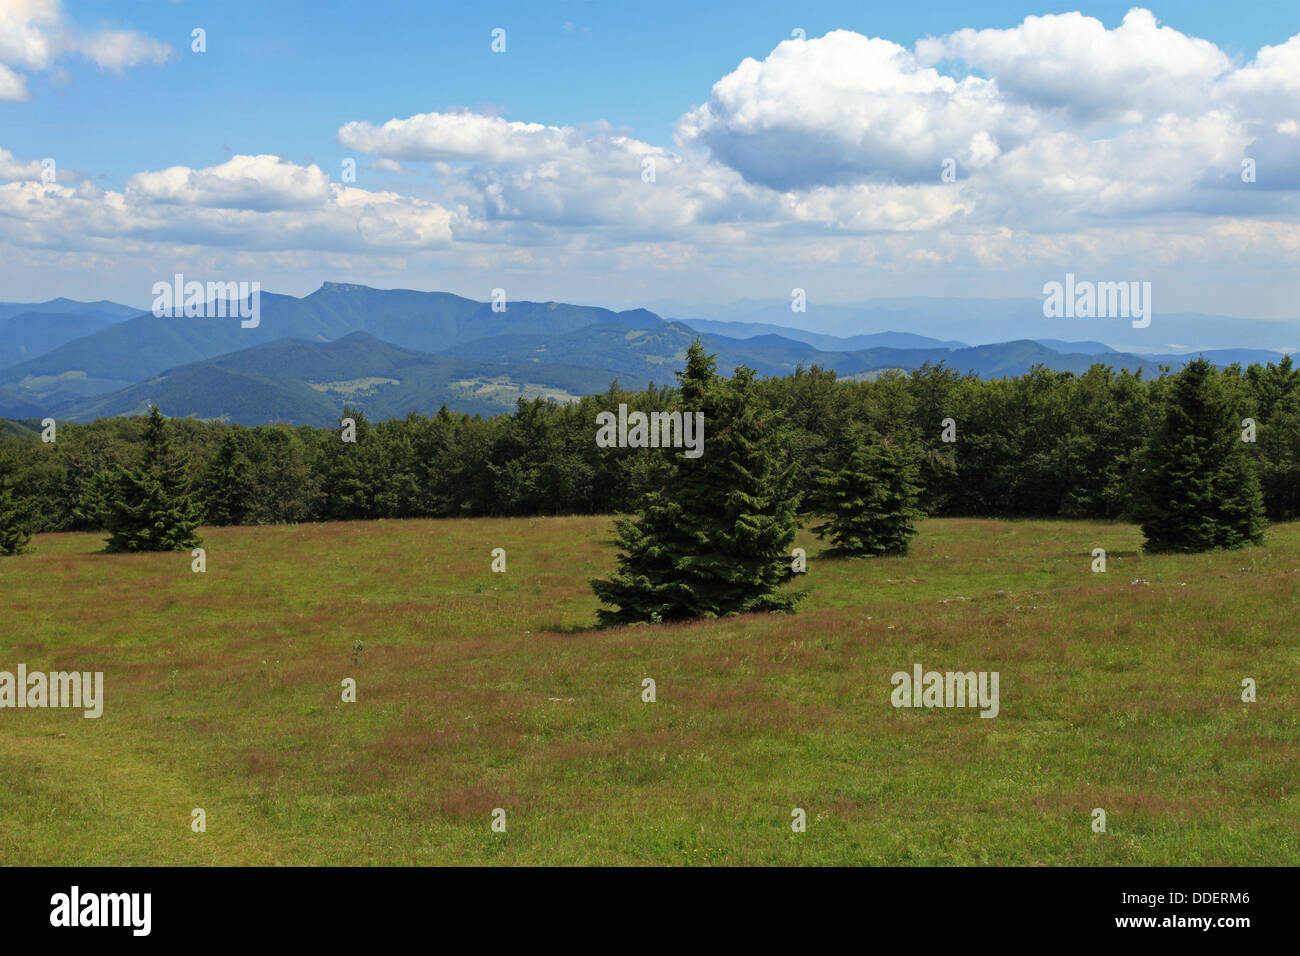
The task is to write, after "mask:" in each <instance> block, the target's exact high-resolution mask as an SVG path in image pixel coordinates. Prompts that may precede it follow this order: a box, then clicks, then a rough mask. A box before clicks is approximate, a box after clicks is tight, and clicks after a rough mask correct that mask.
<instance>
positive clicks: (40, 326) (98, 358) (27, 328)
mask: <svg viewBox="0 0 1300 956" xmlns="http://www.w3.org/2000/svg"><path fill="white" fill-rule="evenodd" d="M908 301H911V300H908ZM926 301H927V302H929V301H931V300H926ZM933 301H934V302H939V301H945V302H950V303H951V302H955V303H960V304H958V305H952V304H950V305H947V306H945V308H947V309H948V313H947V327H948V328H954V327H960V328H962V329H963V331H965V330H966V329H968V328H973V327H974V326H973V325H971V323H969V322H967V320H966V318H964V317H963V318H962V319H961V320H960V321H958V320H956V319H955V318H954V315H964V314H965V313H962V312H961V309H962V308H965V307H967V306H969V303H970V301H971V300H933ZM978 301H982V302H986V301H987V300H978ZM914 307H915V303H913V305H912V306H909V308H913V309H914ZM925 307H926V308H929V306H928V305H927V306H925ZM837 308H838V307H837ZM969 308H970V312H971V314H972V316H973V321H976V322H978V321H983V320H981V319H980V318H979V312H980V310H981V309H983V308H985V306H984V305H975V306H969ZM260 311H261V321H260V324H259V325H258V326H257V327H256V328H243V327H242V326H241V324H240V321H239V319H238V318H158V317H155V316H154V315H152V314H151V313H148V312H144V313H142V312H140V311H139V310H136V309H132V308H131V307H129V306H123V305H119V304H117V303H113V302H104V301H101V302H90V303H86V302H73V301H71V300H68V299H55V300H51V301H50V302H43V303H35V304H32V303H0V418H9V419H30V418H37V417H46V416H49V417H54V418H58V419H63V420H74V421H85V420H91V419H94V418H98V417H106V416H115V415H129V414H138V413H141V412H143V411H145V410H146V409H147V407H148V406H149V404H151V403H155V404H157V405H158V406H159V407H160V408H161V409H162V410H163V411H164V412H165V413H166V414H168V415H172V416H186V415H193V416H195V417H199V418H216V419H224V420H227V421H232V422H240V423H243V424H262V423H267V422H274V421H283V422H290V423H295V424H313V425H325V424H329V423H332V422H335V421H337V419H338V415H339V411H340V410H341V409H342V407H343V405H344V404H345V403H346V404H351V405H353V406H355V407H359V408H361V409H363V410H364V411H365V412H366V413H367V414H368V415H370V416H371V417H372V418H374V419H383V418H389V417H393V416H402V415H405V414H407V413H408V412H411V411H418V412H424V413H431V412H433V411H436V410H437V408H438V407H439V406H440V405H442V404H443V403H444V402H445V403H446V404H447V405H448V406H449V407H451V408H453V409H456V410H460V411H466V412H469V413H471V414H483V415H490V414H495V413H498V412H502V411H506V410H508V409H510V408H512V407H513V405H514V403H515V401H516V400H517V399H518V398H520V397H528V398H532V397H535V396H549V397H552V398H555V399H556V400H559V401H567V400H572V399H574V398H576V397H578V396H580V395H584V394H592V393H595V392H601V391H604V390H606V389H607V388H608V387H609V384H610V382H611V381H612V380H614V379H617V380H618V381H619V382H620V383H621V384H622V385H624V386H625V387H629V388H639V387H644V386H645V385H647V384H649V383H650V382H656V383H660V384H664V383H671V382H673V381H674V374H673V373H674V372H675V371H676V370H677V369H679V368H680V367H681V365H682V362H683V359H684V356H685V353H686V349H687V347H688V346H689V345H690V343H691V342H692V341H693V340H694V339H695V338H696V337H697V336H698V337H700V338H701V339H702V340H703V342H704V345H705V347H706V348H707V349H708V350H709V351H710V352H713V353H715V354H716V355H717V357H718V365H719V367H720V368H721V369H723V370H724V371H727V372H729V371H730V370H731V369H732V368H734V367H735V366H737V365H747V366H749V367H751V368H754V369H756V370H757V371H758V372H759V373H760V374H762V375H783V374H787V373H789V372H791V371H793V370H794V369H795V368H796V367H798V366H800V365H802V366H804V367H808V366H811V365H814V364H817V365H820V366H822V367H825V368H833V369H835V371H836V372H837V373H838V374H839V375H840V376H841V377H845V378H862V377H868V378H869V377H874V376H875V375H878V374H880V372H881V371H883V370H885V369H892V368H896V369H903V370H909V369H913V368H917V367H919V366H920V365H922V364H924V363H926V362H929V363H931V364H937V363H939V362H943V363H945V364H947V365H948V366H949V367H952V368H955V369H957V370H958V371H961V372H973V373H975V374H977V375H980V376H982V377H997V376H1008V375H1019V374H1023V373H1024V372H1026V371H1028V370H1029V369H1030V368H1032V367H1033V366H1034V365H1038V364H1041V365H1045V366H1048V367H1050V368H1055V369H1061V370H1068V371H1073V372H1083V371H1085V370H1087V369H1088V368H1089V367H1090V366H1091V365H1093V364H1094V363H1096V362H1103V363H1105V364H1107V365H1110V366H1111V367H1113V368H1116V369H1118V368H1129V369H1133V370H1137V369H1141V370H1143V371H1144V372H1146V373H1148V374H1158V373H1159V368H1160V366H1161V365H1171V366H1175V367H1177V366H1180V365H1181V364H1182V363H1184V362H1185V361H1187V360H1188V358H1189V355H1187V354H1182V355H1180V354H1156V355H1135V354H1130V353H1126V352H1123V351H1117V350H1116V349H1115V348H1113V347H1112V346H1110V345H1106V344H1103V343H1102V342H1099V341H1084V342H1069V341H1064V340H1060V339H1054V338H1044V339H1037V340H1034V339H1030V338H1025V337H1022V338H1017V339H1013V340H1010V341H1003V342H997V343H993V344H985V345H975V346H971V345H968V344H966V343H965V342H963V341H958V340H954V339H947V338H932V337H928V336H925V335H921V334H919V333H918V332H916V331H908V332H897V331H879V332H870V333H862V332H861V331H858V332H856V333H855V334H852V335H849V336H837V335H833V334H830V333H827V332H821V331H807V330H805V329H795V328H791V327H789V326H784V325H780V324H776V323H775V322H769V321H753V320H751V319H745V320H744V321H723V320H719V319H683V320H669V319H664V318H661V317H660V316H659V315H657V314H655V313H653V312H650V311H647V310H645V309H630V310H626V311H613V310H610V309H603V308H598V307H593V306H580V305H570V304H565V303H560V302H509V303H508V304H507V305H506V308H505V310H504V311H497V310H495V309H494V308H493V307H492V305H491V304H490V303H484V302H476V301H474V300H471V299H466V298H462V297H460V296H456V295H452V294H450V293H443V292H416V291H411V290H401V289H395V290H380V289H372V288H369V287H367V286H361V285H351V284H342V283H334V282H327V283H325V284H324V285H322V286H321V288H320V289H318V290H316V291H315V292H313V293H311V294H310V295H307V296H304V297H302V298H295V297H293V296H285V295H277V294H272V293H262V296H261V300H260ZM768 311H769V310H768V308H767V307H765V306H758V307H756V308H755V310H753V311H752V312H751V313H748V314H750V315H751V317H752V316H753V315H754V314H761V315H767V314H768ZM904 311H906V310H904ZM785 314H786V315H789V314H790V313H789V308H788V306H786V313H785ZM909 314H911V316H912V318H915V317H916V314H917V313H915V310H914V311H913V312H912V313H909ZM776 315H777V313H772V316H771V317H773V318H775V317H776ZM899 315H903V313H902V312H900V313H899ZM837 321H838V320H837ZM1043 321H1045V320H1042V318H1041V316H1040V319H1039V323H1040V324H1039V326H1038V328H1040V329H1041V328H1042V324H1041V323H1042V322H1043ZM1226 321H1230V322H1247V321H1248V320H1240V319H1231V320H1226ZM846 322H847V320H846ZM846 322H845V323H840V324H842V325H843V324H846ZM864 324H866V323H865V322H863V321H862V319H861V316H859V320H858V324H857V325H856V326H852V328H855V329H857V330H861V329H862V328H863V326H864ZM1265 324H1267V323H1265ZM1153 325H1154V323H1153ZM908 327H911V328H914V327H915V326H914V325H913V324H912V322H911V321H910V320H909V321H908ZM1148 331H1149V330H1148ZM1180 334H1181V333H1180ZM1298 340H1300V336H1298ZM1205 354H1206V355H1207V357H1209V358H1210V359H1211V360H1212V361H1215V362H1216V363H1218V364H1228V363H1231V362H1241V363H1243V364H1247V363H1250V362H1261V363H1264V362H1270V361H1274V362H1275V361H1278V360H1279V359H1280V358H1281V357H1282V354H1281V352H1278V351H1271V350H1267V349H1253V348H1240V347H1238V348H1232V349H1225V350H1210V351H1207V352H1206V353H1205Z"/></svg>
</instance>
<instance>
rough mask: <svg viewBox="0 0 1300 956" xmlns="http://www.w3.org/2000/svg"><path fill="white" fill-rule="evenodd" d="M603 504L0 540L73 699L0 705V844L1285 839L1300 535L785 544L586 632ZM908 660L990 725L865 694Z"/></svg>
mask: <svg viewBox="0 0 1300 956" xmlns="http://www.w3.org/2000/svg"><path fill="white" fill-rule="evenodd" d="M610 528H611V521H610V519H608V518H546V519H509V520H492V519H474V520H463V521H461V520H448V521H380V522H372V523H348V524H325V525H311V526H298V527H295V526H283V527H262V528H229V529H221V528H208V529H204V531H203V534H204V537H205V539H206V540H205V544H206V547H207V550H208V559H207V567H208V570H207V573H206V574H194V573H192V572H191V571H190V557H189V555H188V554H176V555H142V556H109V555H104V554H99V553H97V552H98V550H99V548H100V547H101V544H102V536H101V535H92V534H63V535H44V536H39V537H37V538H36V539H35V541H34V544H35V547H36V548H37V551H36V553H34V554H31V555H25V556H22V557H19V558H9V559H0V595H2V596H3V597H2V600H3V611H2V612H0V670H8V671H14V670H16V668H17V665H18V664H19V663H20V662H21V663H26V664H27V666H28V668H29V669H31V670H35V669H45V670H81V671H85V670H90V671H96V670H98V671H103V672H104V681H105V698H106V701H105V707H104V716H103V717H102V718H100V719H98V720H87V719H84V718H83V717H82V716H81V713H80V711H68V710H12V709H5V710H0V862H3V863H6V864H399V865H400V864H445V863H451V864H460V863H510V864H531V863H537V864H577V863H645V864H667V865H673V864H692V865H696V864H756V863H768V864H771V863H775V864H787V863H788V864H817V863H830V864H950V863H958V864H1139V865H1168V864H1173V865H1176V864H1235V863H1244V864H1264V863H1272V864H1296V863H1300V688H1298V681H1297V675H1298V674H1300V630H1298V629H1297V627H1296V623H1295V621H1296V612H1297V593H1298V591H1297V589H1298V586H1300V524H1290V525H1282V526H1275V527H1274V528H1272V529H1271V531H1270V533H1269V536H1268V539H1267V541H1266V545H1265V546H1264V547H1260V548H1256V549H1253V550H1247V551H1239V552H1232V553H1226V554H1213V555H1206V556H1195V557H1153V556H1149V555H1148V556H1140V555H1139V554H1138V548H1139V545H1140V542H1141V538H1140V535H1139V534H1138V532H1137V530H1136V529H1135V528H1133V527H1131V526H1128V525H1122V524H1106V523H1094V522H1057V521H996V520H992V521H985V520H978V521H977V520H955V519H941V520H930V521H926V522H924V523H923V524H922V526H921V533H920V535H919V536H918V537H917V539H916V540H915V542H914V546H913V554H912V555H911V556H910V557H907V558H901V559H882V560H872V561H830V560H823V559H819V558H818V552H819V549H820V545H819V544H818V543H817V542H816V540H815V539H813V538H812V537H811V536H810V535H807V534H803V535H801V536H800V540H799V541H798V542H797V543H798V544H799V545H801V546H803V547H805V548H806V549H807V550H808V553H809V559H810V560H809V573H808V575H807V577H806V578H805V579H803V580H801V581H800V583H799V585H798V586H799V587H801V588H803V589H806V590H807V591H808V597H807V599H806V600H805V601H804V603H803V605H802V609H801V611H800V613H798V614H796V615H793V616H751V617H743V618H734V619H727V620H720V621H712V622H700V623H695V624H690V625H680V626H664V627H635V628H625V629H617V630H609V631H599V630H595V629H593V628H592V627H591V624H592V622H593V621H594V617H595V609H596V602H595V599H594V597H593V596H592V594H591V592H590V590H589V588H588V586H587V580H588V578H590V577H592V576H595V575H603V574H605V573H607V572H608V571H609V569H610V568H611V567H612V563H613V549H612V544H611V541H610ZM497 547H502V548H505V549H506V552H507V562H508V570H507V572H506V573H505V574H493V573H491V572H490V571H489V565H490V552H491V550H492V549H493V548H497ZM1094 547H1104V548H1106V549H1107V551H1108V554H1109V560H1108V571H1107V573H1105V574H1093V573H1092V572H1091V571H1090V564H1091V560H1092V559H1091V555H1090V552H1091V550H1092V549H1093V548H1094ZM1135 581H1136V582H1137V583H1132V582H1135ZM358 639H359V640H361V641H362V642H363V644H364V650H363V651H362V652H361V654H360V661H359V663H358V664H354V663H353V660H352V658H353V646H354V642H355V641H356V640H358ZM917 662H919V663H921V664H922V665H923V666H924V667H925V668H926V669H927V670H939V671H948V670H960V671H971V670H974V671H981V670H986V671H998V672H999V673H1000V675H1001V688H1000V689H1001V701H1000V707H1001V712H1000V714H999V716H998V717H996V718H994V719H983V718H981V717H980V716H979V713H978V710H976V709H967V710H955V709H953V710H940V709H935V710H922V709H915V710H904V709H895V708H893V707H892V706H890V703H889V698H890V691H891V689H892V688H891V686H890V675H891V674H892V673H893V672H895V671H898V670H910V669H911V667H912V665H913V664H914V663H917ZM345 677H354V678H355V679H356V680H357V684H358V701H357V703H355V704H345V703H343V702H342V701H341V699H340V691H341V688H340V682H341V681H342V680H343V679H344V678H345ZM646 677H651V678H654V680H655V681H656V683H657V697H658V700H657V702H656V703H653V704H647V703H642V700H641V682H642V679H643V678H646ZM1246 677H1251V678H1254V679H1255V680H1256V681H1257V683H1258V694H1259V699H1258V702H1257V703H1254V704H1246V703H1243V702H1242V701H1241V682H1242V679H1243V678H1246ZM195 807H202V808H204V809H205V811H206V813H207V832H206V833H201V834H196V833H193V832H191V830H190V826H189V824H190V811H191V810H192V809H193V808H195ZM496 807H501V808H504V809H505V811H506V815H507V816H506V819H507V830H506V832H505V833H494V832H492V830H491V828H490V821H491V812H492V810H493V809H494V808H496ZM794 807H802V808H804V809H805V810H806V812H807V820H808V829H807V832H806V833H801V834H796V833H793V832H792V831H791V829H790V822H791V810H792V809H793V808H794ZM1094 807H1101V808H1103V809H1105V810H1106V813H1107V817H1108V819H1107V829H1108V832H1106V833H1104V834H1099V833H1093V832H1092V830H1091V828H1090V822H1091V817H1090V814H1091V811H1092V809H1093V808H1094Z"/></svg>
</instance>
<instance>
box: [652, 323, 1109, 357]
mask: <svg viewBox="0 0 1300 956" xmlns="http://www.w3.org/2000/svg"><path fill="white" fill-rule="evenodd" d="M669 321H674V322H681V323H682V324H683V325H686V326H689V327H690V328H692V329H696V330H698V331H700V332H709V333H712V334H713V335H725V336H727V337H728V338H733V339H748V338H753V337H755V336H759V335H780V336H782V337H783V338H787V339H794V340H795V341H796V342H805V343H807V344H808V345H812V346H815V347H816V348H819V349H821V350H822V351H825V352H850V351H853V350H854V349H872V348H892V349H922V348H950V349H960V348H965V347H966V343H965V342H958V341H957V340H955V339H932V338H929V337H928V336H924V335H914V334H912V333H911V332H873V333H871V334H869V335H852V336H849V337H847V338H844V337H841V336H838V335H823V334H822V333H820V332H808V331H805V330H804V329H796V328H791V327H790V326H788V325H769V324H767V323H763V322H727V321H714V320H712V319H670V320H669ZM1101 350H1102V351H1105V346H1102V349H1101Z"/></svg>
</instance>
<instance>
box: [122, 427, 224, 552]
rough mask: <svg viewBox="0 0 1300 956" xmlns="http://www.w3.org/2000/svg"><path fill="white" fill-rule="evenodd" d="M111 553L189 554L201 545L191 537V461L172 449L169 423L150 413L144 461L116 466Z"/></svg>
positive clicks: (194, 513) (194, 510)
mask: <svg viewBox="0 0 1300 956" xmlns="http://www.w3.org/2000/svg"><path fill="white" fill-rule="evenodd" d="M107 524H108V532H109V538H108V548H107V550H109V551H114V552H116V551H188V550H189V549H191V548H196V547H198V546H199V545H200V544H201V543H202V542H201V540H200V538H199V536H198V534H197V533H196V532H195V529H196V528H197V527H198V525H199V508H198V505H197V504H195V502H194V499H193V498H191V497H190V475H189V456H188V455H186V454H185V453H184V452H180V451H177V450H176V449H175V448H174V447H173V446H172V440H171V435H170V434H169V433H168V431H167V419H165V418H163V416H162V414H161V413H160V412H159V411H158V407H157V406H156V405H155V406H151V407H150V409H149V421H148V422H146V423H145V430H144V459H143V461H142V462H141V464H140V465H139V466H138V467H135V468H125V467H119V469H118V474H117V482H116V489H115V493H114V496H113V500H112V501H110V502H109V503H108V515H107Z"/></svg>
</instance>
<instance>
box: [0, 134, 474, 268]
mask: <svg viewBox="0 0 1300 956" xmlns="http://www.w3.org/2000/svg"><path fill="white" fill-rule="evenodd" d="M39 167H40V164H39V163H37V164H35V170H36V172H37V173H39ZM11 171H14V172H20V173H23V174H25V175H24V177H23V178H20V177H16V176H12V175H11V178H14V179H18V180H19V181H15V182H10V183H7V184H5V185H0V239H9V240H11V241H16V242H19V243H21V244H25V245H28V246H33V247H38V248H87V247H94V246H95V245H96V244H97V243H100V242H105V241H113V240H117V239H123V238H125V239H132V240H140V241H144V242H158V243H170V244H175V243H181V244H186V243H189V244H194V245H201V246H215V247H231V248H240V249H260V250H331V251H346V250H353V251H367V252H370V251H373V252H381V251H385V250H405V249H427V248H433V247H438V246H440V245H444V244H446V243H449V242H450V241H451V238H452V233H451V223H452V213H451V212H450V211H449V210H447V209H446V208H444V207H443V206H441V205H439V204H438V203H433V202H429V201H427V200H422V199H416V198H412V197H410V196H403V195H401V194H398V193H392V192H374V191H368V190H364V189H357V188H353V187H349V186H344V185H340V184H336V183H331V182H329V180H328V177H326V176H325V175H324V174H323V173H321V171H320V169H318V168H317V167H315V166H305V167H304V166H297V165H295V164H292V163H289V162H287V161H285V160H283V159H281V158H279V157H276V156H236V157H234V158H232V159H231V160H230V161H229V162H227V163H224V164H222V165H221V166H213V167H209V168H206V169H189V168H188V167H184V166H178V167H172V168H170V169H166V170H160V171H158V172H146V173H138V174H136V175H135V176H133V177H132V178H131V180H130V182H129V184H128V186H127V188H126V190H125V191H123V192H115V191H101V190H99V189H97V188H96V187H95V186H94V185H93V184H92V183H90V182H89V181H88V180H83V181H82V182H81V183H80V184H78V185H77V186H75V187H73V186H67V185H56V184H52V183H43V182H39V181H34V179H33V178H32V177H30V176H26V174H29V173H31V172H32V171H33V167H32V165H31V164H24V163H19V162H17V161H15V160H13V159H12V157H11V155H10V154H9V153H8V152H6V151H0V174H4V173H6V172H11Z"/></svg>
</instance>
